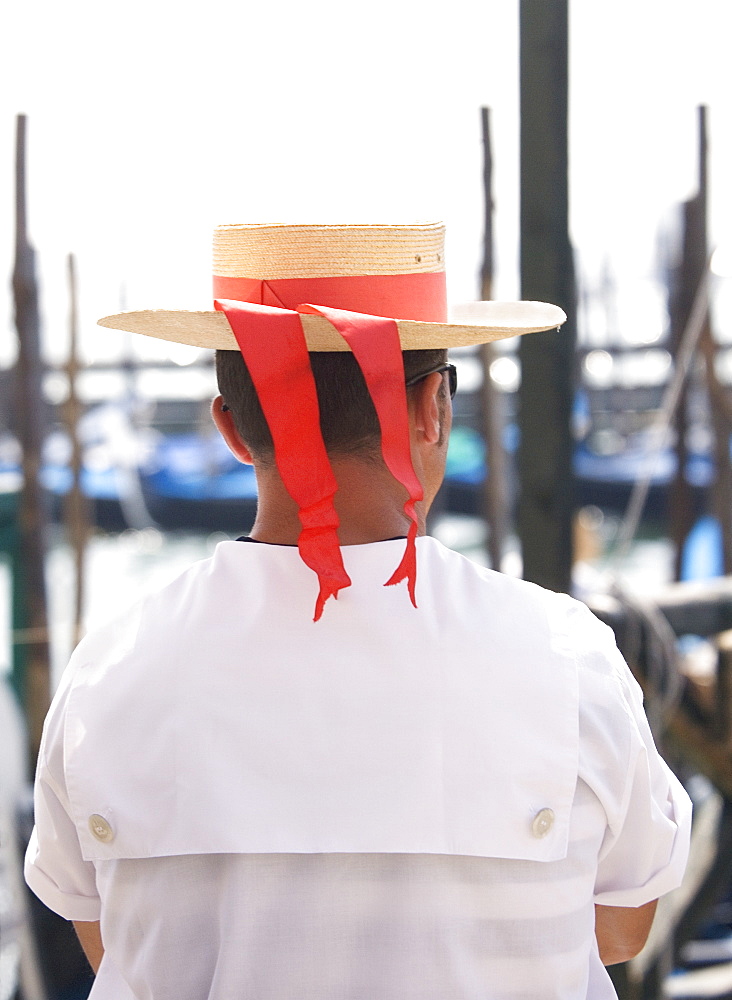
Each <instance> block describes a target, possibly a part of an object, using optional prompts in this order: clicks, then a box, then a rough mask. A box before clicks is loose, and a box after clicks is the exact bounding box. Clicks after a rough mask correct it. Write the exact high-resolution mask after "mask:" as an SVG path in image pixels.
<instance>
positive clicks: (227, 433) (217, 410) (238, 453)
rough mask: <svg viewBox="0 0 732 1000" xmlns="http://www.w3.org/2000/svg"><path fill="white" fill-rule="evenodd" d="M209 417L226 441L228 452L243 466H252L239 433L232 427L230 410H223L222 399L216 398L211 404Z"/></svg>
mask: <svg viewBox="0 0 732 1000" xmlns="http://www.w3.org/2000/svg"><path fill="white" fill-rule="evenodd" d="M211 417H212V419H213V422H214V423H215V424H216V428H217V430H218V432H219V434H220V435H221V437H222V438H223V439H224V441H226V444H227V445H228V448H229V451H230V452H231V453H232V455H233V456H234V457H235V458H238V459H239V461H240V462H244V464H245V465H253V464H254V462H253V461H252V453H251V452H250V451H249V449H248V448H247V446H246V445H245V444H244V442H243V441H242V439H241V438H240V437H239V432H238V430H237V429H236V426H235V425H234V420H233V417H232V416H231V410H225V409H224V397H223V396H216V398H215V399H214V400H213V402H212V403H211Z"/></svg>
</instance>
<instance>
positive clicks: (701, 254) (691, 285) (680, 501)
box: [669, 107, 708, 580]
mask: <svg viewBox="0 0 732 1000" xmlns="http://www.w3.org/2000/svg"><path fill="white" fill-rule="evenodd" d="M698 114H699V189H698V191H697V194H696V195H695V196H694V197H693V198H690V199H689V201H687V202H685V204H684V237H683V250H682V259H681V265H680V267H679V270H678V273H677V275H676V281H675V282H674V286H675V287H674V292H673V294H672V299H671V307H670V316H671V344H670V346H671V353H672V355H673V356H674V358H676V357H677V355H678V353H679V350H680V348H681V342H682V336H683V332H684V330H685V328H686V326H687V323H688V320H689V316H690V315H691V310H692V307H693V302H694V297H695V295H696V290H697V288H698V287H699V284H700V282H701V281H702V278H703V276H704V273H705V271H706V269H707V256H708V251H707V129H706V108H704V107H700V108H699V109H698ZM687 398H688V390H687V386H686V385H685V386H684V387H683V388H682V395H681V398H680V400H679V405H678V409H677V410H676V417H675V430H676V444H675V448H676V474H675V476H674V479H673V482H672V483H671V489H670V492H669V534H670V536H671V539H672V541H673V543H674V550H675V564H674V573H675V578H676V579H677V580H679V579H681V562H682V558H683V550H684V543H685V542H686V539H687V537H688V535H689V532H690V531H691V528H692V526H693V524H694V508H693V499H692V492H691V485H690V484H689V482H688V481H687V478H686V465H687V460H688V448H687V445H686V432H687V428H688V414H687Z"/></svg>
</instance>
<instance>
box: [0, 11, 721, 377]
mask: <svg viewBox="0 0 732 1000" xmlns="http://www.w3.org/2000/svg"><path fill="white" fill-rule="evenodd" d="M729 10H730V6H729V3H728V2H725V0H694V2H693V3H691V2H682V0H613V2H606V0H572V2H571V3H570V31H571V63H570V81H571V146H570V158H571V171H572V172H571V201H572V231H573V239H574V243H575V246H576V248H577V250H578V254H579V257H580V260H581V263H582V268H583V270H585V271H587V272H588V274H589V275H591V276H592V275H595V274H596V273H598V272H599V270H600V268H601V267H602V265H603V261H604V260H605V259H608V260H609V261H610V262H611V266H612V268H613V270H614V271H615V272H616V273H617V275H618V277H619V279H620V280H621V282H622V286H623V289H624V290H625V291H626V293H627V296H628V298H629V299H631V300H632V299H633V289H635V288H636V287H640V286H641V285H642V284H643V283H644V282H647V279H648V277H649V276H650V275H651V274H652V272H653V269H654V265H655V252H656V241H657V234H658V230H659V227H660V226H661V225H666V226H668V223H669V220H670V219H671V218H672V217H673V216H672V213H673V211H674V209H675V205H676V203H677V202H678V201H679V200H680V199H682V198H684V197H688V195H689V194H690V193H691V192H692V190H693V187H694V182H695V170H696V166H695V156H696V135H695V126H696V112H695V108H696V105H697V104H699V103H702V102H704V103H707V104H708V105H709V107H710V119H709V124H710V136H711V157H712V159H711V196H712V217H711V228H712V235H713V238H714V240H715V241H717V242H725V241H727V242H732V207H731V204H730V198H731V196H730V194H729V188H730V185H729V178H730V176H732V137H731V136H730V123H731V122H732V117H731V115H730V111H731V110H732V79H731V78H730V77H731V70H730V59H729V53H728V51H727V50H728V35H729V32H728V14H729ZM517 11H518V3H517V0H484V2H483V3H480V4H479V3H476V2H475V0H449V2H445V3H443V4H440V5H436V4H434V3H430V2H429V0H372V2H366V3H363V4H361V5H357V4H353V3H345V2H343V0H309V2H307V3H303V2H302V0H299V2H296V0H266V2H262V3H259V4H254V3H251V2H239V3H233V2H227V0H209V2H208V3H206V4H205V5H204V4H202V3H195V4H193V3H191V2H189V0H178V2H177V3H175V4H174V3H168V2H162V0H127V2H125V3H124V4H107V3H100V2H99V0H94V2H91V0H66V2H64V3H58V2H55V0H22V2H21V0H15V3H14V5H13V8H12V9H11V10H10V11H9V12H6V13H5V15H4V28H3V32H2V38H1V40H0V233H2V238H1V239H0V271H1V272H2V273H3V274H5V275H7V282H5V281H3V282H2V283H0V363H2V362H3V361H4V362H5V363H7V359H8V358H9V357H10V356H11V353H12V343H13V338H14V333H13V328H12V317H11V304H10V298H9V294H8V283H9V280H10V273H11V268H12V250H13V149H14V130H15V115H16V113H17V112H25V113H26V114H27V115H28V116H29V123H28V127H29V148H28V156H29V205H30V227H31V236H32V239H33V242H34V245H35V247H36V250H37V253H38V259H39V268H40V274H41V279H42V296H43V298H42V310H43V319H44V332H45V341H46V345H47V350H48V353H49V355H51V356H54V357H61V356H63V354H64V351H65V349H66V343H67V332H66V322H67V320H66V312H67V292H66V287H65V274H66V261H65V257H66V254H67V253H68V252H69V251H74V252H75V253H76V255H77V258H78V268H79V272H80V294H81V315H82V327H83V331H82V332H83V336H84V343H85V346H86V347H87V351H88V353H89V354H90V355H92V354H93V355H96V356H98V357H101V356H103V355H104V354H105V353H107V352H108V351H112V350H116V349H117V346H118V344H119V341H118V340H116V337H117V335H116V334H115V333H114V332H112V331H100V330H98V329H97V328H96V327H95V325H94V321H95V319H96V318H97V316H99V315H103V314H105V313H109V312H116V311H117V310H118V309H119V308H120V305H121V295H122V291H121V290H122V288H124V302H125V305H126V307H127V308H130V309H132V308H149V307H172V308H174V307H183V308H186V307H187V308H207V307H208V306H209V303H210V276H209V269H210V267H209V244H210V232H211V229H212V227H213V226H214V225H215V224H216V223H220V222H245V221H267V220H280V221H285V220H288V219H291V220H294V219H300V220H306V221H308V220H309V221H321V220H327V219H342V220H348V221H362V220H370V221H378V220H380V219H381V220H386V221H398V220H399V219H413V218H422V219H435V218H440V219H444V220H445V221H446V223H447V226H448V281H449V288H450V291H451V295H452V297H453V298H454V299H456V300H462V299H470V298H474V297H475V296H476V294H477V271H478V267H479V259H480V242H481V229H482V215H483V205H482V180H481V138H480V119H479V109H480V107H481V105H488V106H490V107H491V109H492V117H493V147H494V157H495V190H494V194H495V199H496V234H495V235H496V254H497V267H498V271H497V276H496V286H495V294H496V296H497V297H502V298H513V297H515V296H516V295H517V294H518V275H517V225H518V120H517V119H518V13H517Z"/></svg>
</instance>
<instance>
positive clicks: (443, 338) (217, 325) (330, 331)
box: [98, 301, 567, 351]
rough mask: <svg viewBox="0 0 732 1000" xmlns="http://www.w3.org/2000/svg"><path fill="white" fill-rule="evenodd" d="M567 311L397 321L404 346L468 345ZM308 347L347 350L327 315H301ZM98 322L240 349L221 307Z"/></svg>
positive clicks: (525, 305) (525, 306)
mask: <svg viewBox="0 0 732 1000" xmlns="http://www.w3.org/2000/svg"><path fill="white" fill-rule="evenodd" d="M566 318H567V317H566V315H565V313H564V311H563V310H562V309H560V308H559V306H553V305H550V304H548V303H546V302H492V301H490V302H469V303H466V304H464V305H462V306H455V307H454V308H453V309H452V310H451V316H450V319H451V322H450V323H423V322H416V321H414V320H405V319H400V320H397V321H396V322H397V325H398V327H399V338H400V340H401V345H402V350H404V351H417V350H431V349H434V348H451V347H468V346H470V345H472V344H487V343H490V342H491V341H495V340H504V339H506V338H507V337H518V336H520V335H521V334H524V333H539V332H540V331H542V330H551V329H554V328H555V327H558V326H561V325H562V323H564V321H565V320H566ZM301 319H302V325H303V330H304V332H305V340H306V342H307V345H308V350H309V351H347V350H349V347H348V345H347V344H346V342H345V340H344V339H343V338H342V337H341V336H340V335H339V334H338V333H337V332H336V330H335V328H334V327H333V326H332V325H331V324H330V323H329V322H328V320H327V319H325V318H324V317H323V316H311V315H307V314H304V315H302V316H301ZM98 324H99V326H104V327H109V328H111V329H113V330H125V331H126V332H128V333H141V334H143V335H144V336H147V337H155V338H156V339H158V340H168V341H171V342H172V343H174V344H188V345H189V346H191V347H201V348H207V349H212V350H223V351H238V350H239V346H238V344H237V342H236V340H235V338H234V334H233V333H232V332H231V327H230V326H229V323H228V321H227V319H226V316H225V315H224V313H222V312H214V311H211V312H186V311H183V310H177V311H172V310H166V309H148V310H144V311H141V312H124V313H117V314H116V315H114V316H104V317H103V318H102V319H100V320H98Z"/></svg>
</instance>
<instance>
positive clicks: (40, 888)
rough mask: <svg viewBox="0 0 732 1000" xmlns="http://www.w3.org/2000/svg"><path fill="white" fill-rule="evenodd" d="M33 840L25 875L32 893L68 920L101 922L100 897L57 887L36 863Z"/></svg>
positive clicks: (27, 856)
mask: <svg viewBox="0 0 732 1000" xmlns="http://www.w3.org/2000/svg"><path fill="white" fill-rule="evenodd" d="M33 846H34V845H33V840H32V841H31V843H30V845H29V847H28V852H27V854H26V857H25V865H24V869H23V875H24V876H25V881H26V883H27V884H28V887H29V888H30V889H31V891H32V892H34V893H35V894H36V896H38V898H39V899H40V900H41V902H42V903H45V905H46V906H47V907H48V908H49V910H53V912H54V913H58V915H59V916H60V917H64V918H65V919H66V920H89V921H91V920H99V918H100V916H101V900H100V899H99V897H98V896H82V895H78V894H76V893H72V892H66V891H63V890H62V889H59V887H58V886H57V885H56V883H55V882H54V881H53V879H52V878H50V877H49V876H48V875H47V874H46V872H44V871H43V869H42V868H40V867H39V865H38V864H37V863H36V861H35V860H34V858H33V856H32V855H33V853H34V852H33Z"/></svg>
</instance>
